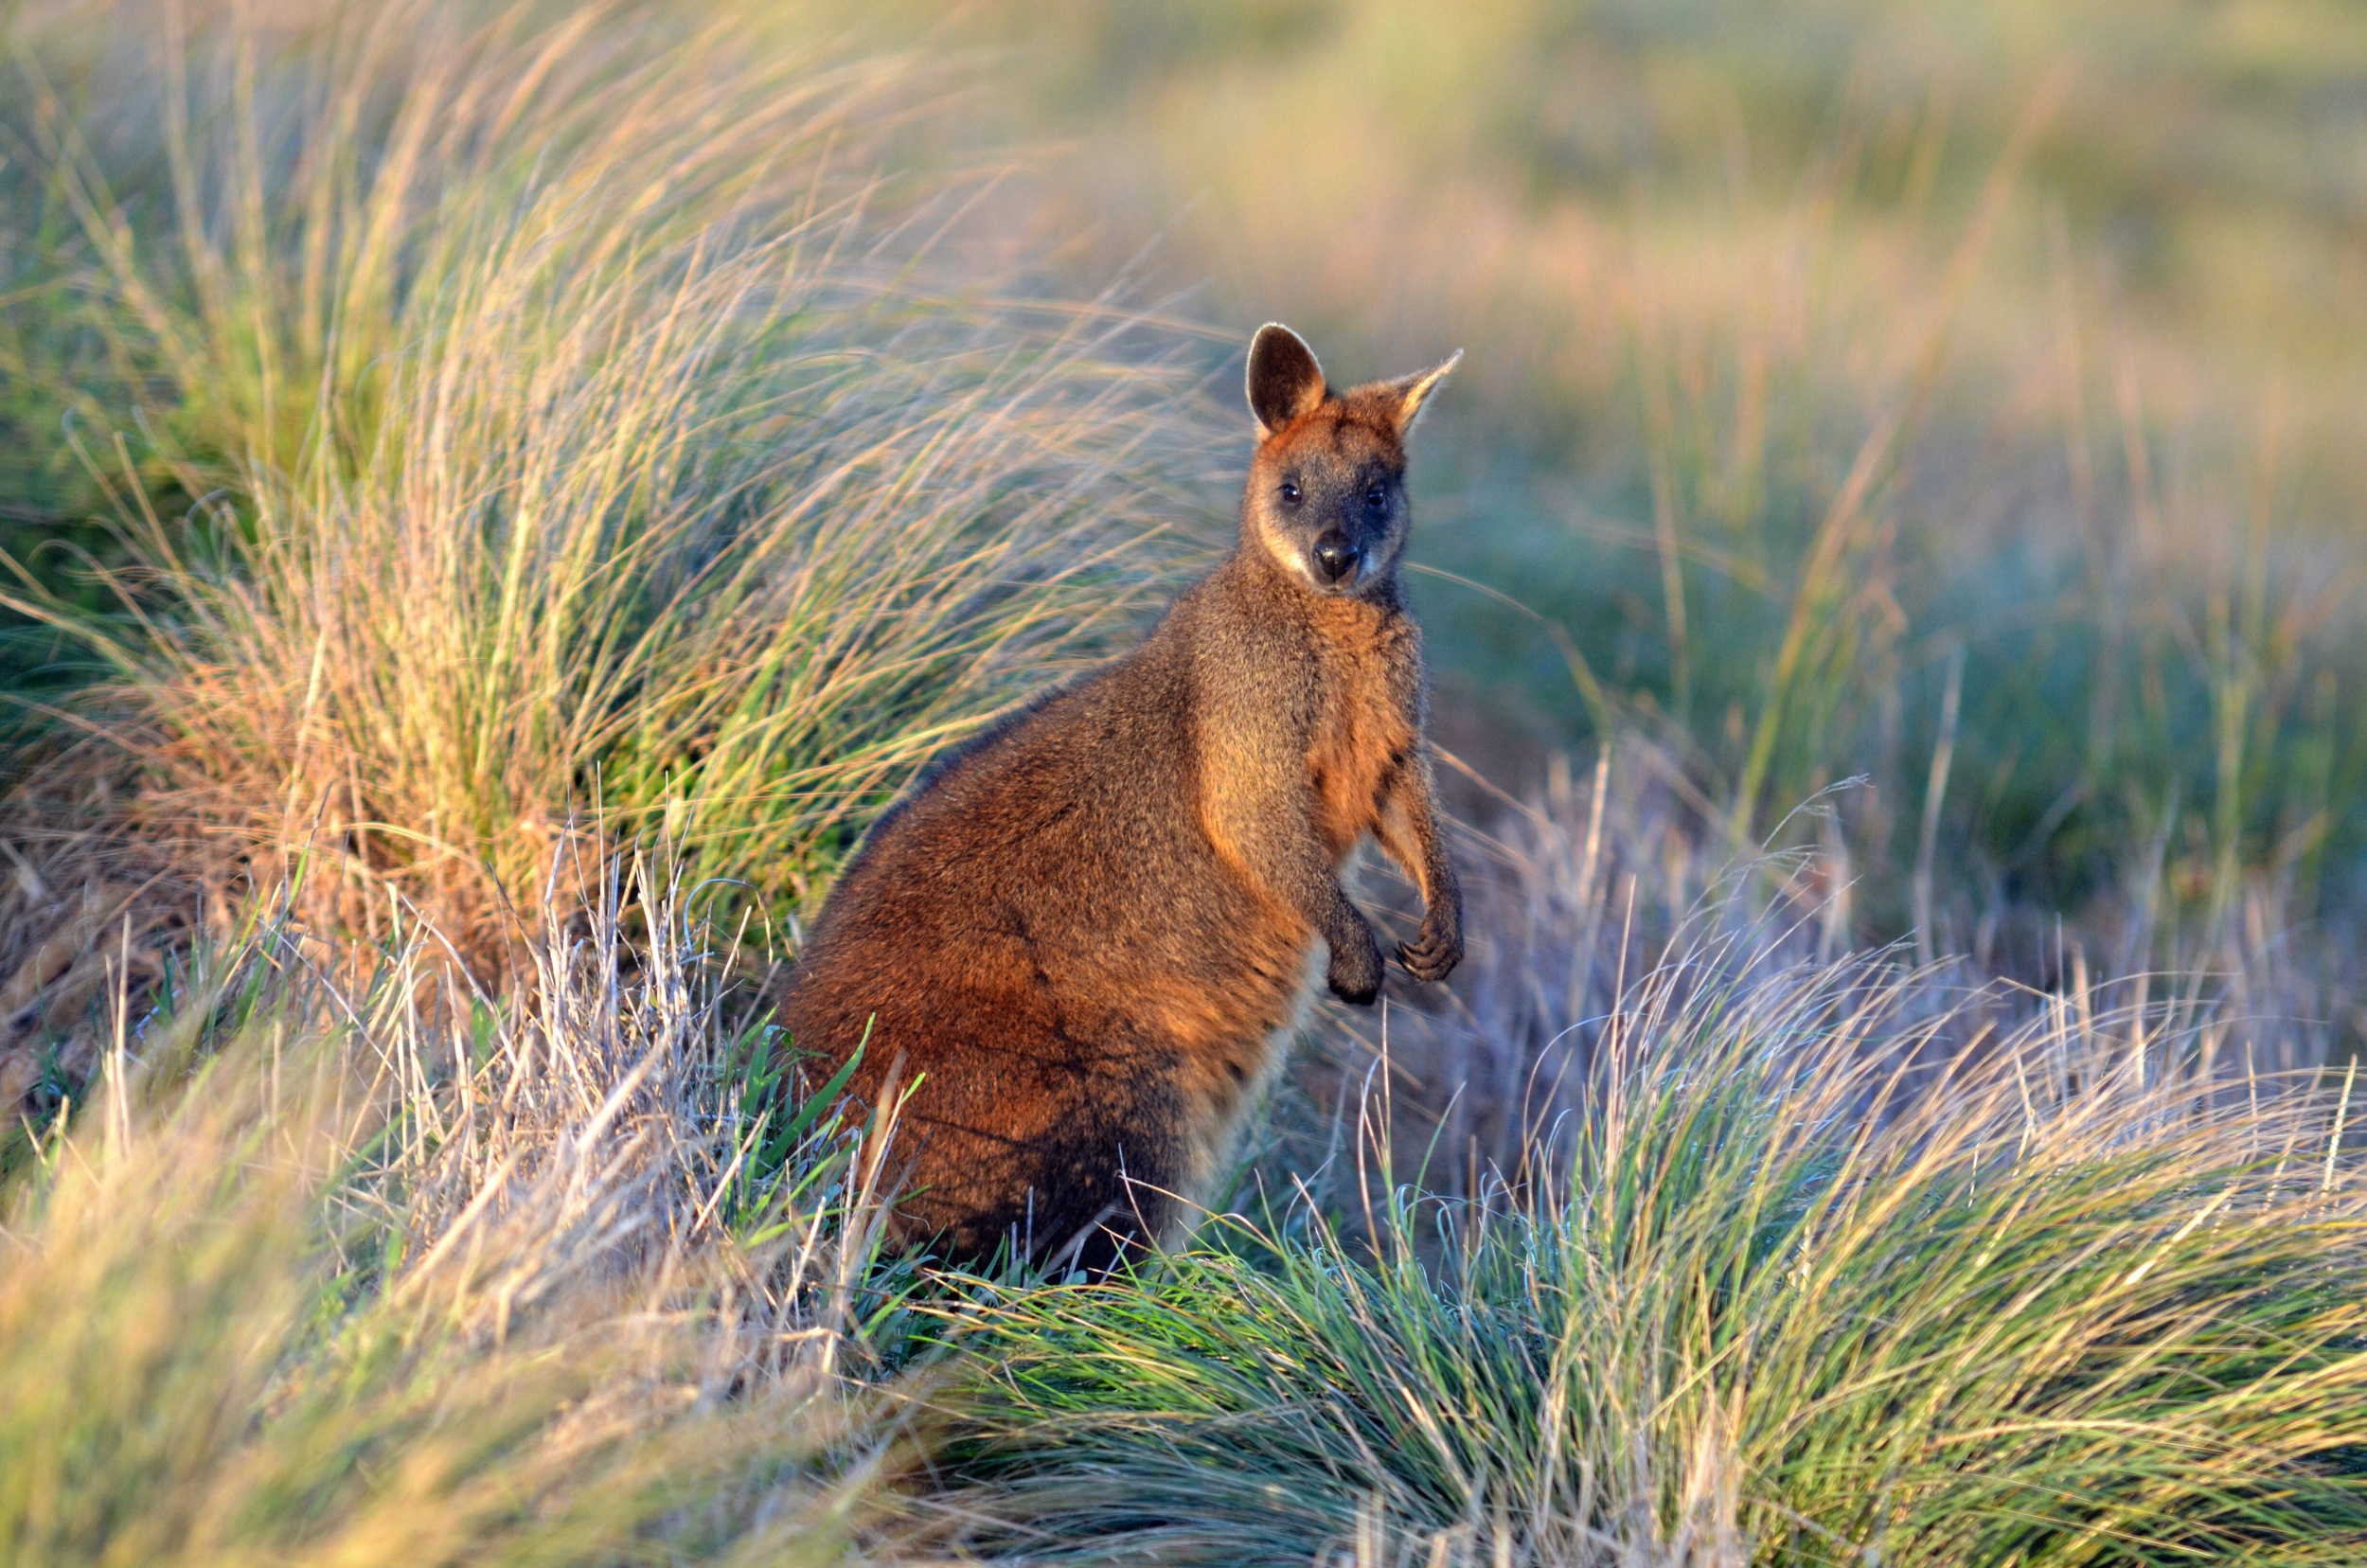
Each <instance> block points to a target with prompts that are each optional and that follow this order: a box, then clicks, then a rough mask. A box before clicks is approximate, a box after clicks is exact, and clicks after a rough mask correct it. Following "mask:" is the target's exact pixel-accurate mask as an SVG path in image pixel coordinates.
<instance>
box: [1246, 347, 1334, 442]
mask: <svg viewBox="0 0 2367 1568" xmlns="http://www.w3.org/2000/svg"><path fill="white" fill-rule="evenodd" d="M1322 401H1324V367H1323V366H1322V365H1317V364H1316V363H1315V350H1314V349H1312V348H1309V347H1308V346H1307V343H1306V340H1305V339H1303V338H1301V337H1300V336H1299V335H1298V334H1297V333H1296V332H1293V331H1292V330H1290V329H1289V328H1288V327H1285V326H1284V325H1282V323H1280V322H1279V321H1269V322H1268V323H1266V325H1264V326H1263V327H1260V328H1258V329H1257V335H1256V336H1255V337H1254V338H1252V339H1250V341H1249V411H1250V412H1251V413H1252V414H1255V415H1256V416H1257V430H1258V434H1260V435H1262V436H1271V435H1272V434H1273V433H1274V432H1275V431H1277V430H1280V429H1281V428H1282V427H1283V426H1284V425H1287V424H1289V423H1290V421H1291V420H1292V419H1297V418H1298V417H1299V416H1300V415H1302V414H1305V413H1307V412H1308V411H1309V410H1310V409H1312V408H1313V407H1314V406H1315V405H1316V404H1317V403H1320V402H1322Z"/></svg>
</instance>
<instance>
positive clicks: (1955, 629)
mask: <svg viewBox="0 0 2367 1568" xmlns="http://www.w3.org/2000/svg"><path fill="white" fill-rule="evenodd" d="M920 14H922V13H920V12H913V13H909V15H910V17H911V18H913V19H917V17H918V16H919V15H920ZM947 30H948V31H950V32H951V33H952V35H953V36H955V37H957V38H960V39H963V40H965V41H970V40H974V41H976V42H978V43H979V44H980V45H982V46H986V47H989V48H991V49H993V50H995V51H997V52H994V53H992V54H991V55H990V56H989V60H990V64H989V65H988V69H987V73H986V74H987V78H988V80H987V82H986V83H985V84H984V85H983V86H982V88H981V89H980V97H981V98H982V99H983V100H984V102H985V104H986V105H987V106H988V113H990V114H991V115H994V116H1000V118H999V121H998V123H1000V124H1002V125H1004V126H1006V127H1007V128H1008V129H1009V131H1010V132H1011V134H1017V135H1030V136H1036V137H1040V138H1042V139H1044V140H1045V141H1047V142H1048V143H1051V144H1053V145H1055V146H1057V147H1059V148H1060V149H1062V152H1061V155H1059V157H1057V158H1056V159H1054V160H1052V161H1051V163H1050V164H1049V166H1048V168H1049V171H1048V172H1046V173H1045V174H1043V175H1042V176H1041V179H1042V180H1043V181H1044V183H1045V185H1046V186H1047V187H1049V189H1050V190H1051V192H1052V193H1053V196H1054V198H1055V200H1056V201H1057V202H1058V203H1059V204H1060V210H1062V211H1064V212H1065V213H1067V214H1068V215H1069V220H1070V224H1069V226H1070V227H1072V228H1074V229H1076V230H1077V231H1080V232H1084V233H1087V234H1089V235H1090V237H1091V238H1090V241H1089V242H1088V243H1087V244H1086V245H1085V246H1084V247H1083V250H1082V255H1081V257H1080V258H1079V260H1078V262H1077V266H1078V267H1079V270H1080V274H1081V276H1104V275H1106V274H1107V273H1108V272H1109V271H1111V270H1112V269H1114V268H1117V267H1120V266H1126V265H1131V266H1133V267H1134V268H1135V269H1136V274H1137V276H1143V277H1145V278H1147V279H1148V280H1151V282H1152V283H1153V286H1154V287H1166V286H1174V287H1178V288H1184V287H1191V288H1194V289H1196V291H1197V292H1195V293H1193V294H1190V295H1189V302H1188V304H1187V305H1186V307H1185V308H1186V309H1187V310H1189V311H1190V312H1193V313H1194V314H1195V315H1196V316H1197V317H1198V318H1200V319H1214V320H1216V321H1219V322H1222V323H1224V324H1226V325H1228V326H1231V327H1233V328H1235V329H1236V330H1247V329H1248V328H1250V327H1253V326H1254V325H1255V323H1256V322H1258V321H1260V320H1263V319H1266V318H1268V317H1276V316H1278V317H1282V318H1284V319H1287V320H1289V321H1290V322H1292V323H1293V324H1294V325H1297V326H1299V327H1301V328H1302V329H1304V330H1307V331H1308V332H1309V333H1310V334H1311V336H1312V338H1313V341H1314V342H1315V343H1316V344H1317V345H1318V346H1319V348H1320V349H1321V351H1323V352H1325V353H1326V354H1327V355H1328V356H1330V357H1331V358H1332V359H1333V360H1334V361H1335V362H1336V363H1337V364H1338V365H1339V366H1340V368H1341V371H1342V373H1343V374H1344V375H1347V376H1350V377H1354V376H1359V375H1363V374H1367V373H1372V372H1376V371H1379V370H1382V369H1386V368H1388V367H1390V366H1394V365H1399V364H1409V365H1410V364H1415V363H1423V362H1425V356H1435V355H1436V354H1437V353H1439V352H1441V351H1442V350H1444V349H1446V348H1450V347H1457V346H1461V347H1467V348H1468V350H1469V353H1470V357H1469V359H1468V361H1467V362H1466V365H1465V367H1464V369H1463V370H1462V371H1461V372H1459V373H1458V376H1457V379H1456V383H1455V388H1454V394H1455V395H1454V397H1453V398H1452V399H1450V400H1448V401H1445V402H1443V403H1442V404H1441V405H1440V407H1439V410H1438V417H1437V419H1436V420H1435V421H1434V423H1433V425H1431V426H1430V427H1428V428H1427V429H1426V432H1425V434H1426V437H1427V438H1426V440H1425V442H1424V447H1423V451H1422V453H1421V460H1420V462H1419V463H1418V464H1417V467H1416V484H1417V490H1418V491H1419V494H1420V497H1421V500H1422V503H1423V507H1422V512H1421V524H1420V530H1419V541H1418V544H1417V551H1416V560H1417V561H1419V562H1421V563H1423V564H1424V565H1427V566H1429V567H1431V568H1433V570H1434V574H1435V575H1433V576H1432V577H1430V578H1428V579H1425V580H1421V581H1419V582H1417V584H1416V592H1417V594H1418V597H1419V605H1420V609H1421V611H1422V613H1423V615H1424V617H1425V622H1426V624H1427V625H1428V626H1429V627H1430V628H1431V629H1432V633H1433V645H1434V647H1435V648H1436V650H1437V654H1438V659H1439V662H1440V663H1441V665H1442V666H1443V667H1444V668H1443V669H1442V672H1441V685H1442V686H1443V687H1444V689H1445V690H1446V692H1447V693H1448V694H1449V700H1448V701H1447V702H1445V703H1444V704H1442V708H1443V709H1444V710H1445V714H1446V717H1447V722H1448V726H1449V736H1448V739H1449V740H1450V744H1456V745H1459V746H1461V747H1463V748H1465V749H1467V750H1468V752H1469V753H1470V755H1471V757H1472V758H1473V760H1474V761H1475V762H1479V763H1480V764H1482V765H1483V767H1484V770H1485V771H1486V772H1488V773H1489V774H1490V775H1491V776H1493V777H1495V778H1496V779H1497V781H1498V782H1500V783H1504V784H1506V785H1508V786H1510V787H1512V788H1514V789H1515V790H1516V791H1517V790H1518V789H1519V788H1521V787H1522V785H1525V784H1529V783H1533V782H1534V781H1535V779H1536V777H1537V776H1538V773H1539V767H1540V759H1541V757H1543V756H1544V755H1545V754H1547V753H1549V752H1550V751H1552V750H1553V749H1555V748H1560V747H1567V746H1570V745H1572V744H1573V743H1574V742H1576V741H1577V740H1579V739H1581V738H1588V737H1605V736H1608V735H1610V734H1612V733H1614V732H1616V731H1617V730H1619V729H1621V728H1623V727H1627V726H1630V725H1641V726H1643V727H1644V728H1646V730H1648V731H1649V732H1650V733H1651V734H1653V735H1654V736H1655V738H1656V739H1660V740H1661V741H1662V742H1663V743H1664V744H1667V745H1670V746H1672V747H1674V748H1675V749H1676V750H1677V751H1678V752H1679V753H1680V754H1681V755H1682V757H1684V759H1685V762H1686V765H1687V768H1688V770H1689V772H1690V774H1691V775H1692V776H1693V778H1694V780H1695V782H1696V783H1697V784H1698V785H1699V786H1700V789H1701V790H1702V791H1703V792H1704V793H1705V794H1706V795H1707V796H1708V797H1709V798H1710V800H1711V801H1712V802H1713V803H1714V804H1715V806H1716V807H1717V809H1718V811H1719V813H1720V814H1723V815H1724V816H1725V817H1726V818H1727V820H1728V821H1729V823H1730V824H1731V825H1732V827H1733V829H1735V835H1736V837H1737V838H1738V839H1740V840H1742V841H1746V842H1747V841H1749V840H1752V839H1754V838H1756V837H1757V836H1758V835H1759V834H1761V833H1763V832H1764V831H1766V830H1767V829H1770V828H1771V827H1772V826H1773V825H1774V823H1775V822H1776V821H1778V820H1780V819H1781V818H1782V817H1783V816H1784V815H1785V813H1786V812H1788V811H1789V810H1790V809H1791V808H1792V807H1793V806H1795V805H1797V804H1798V803H1799V802H1801V801H1802V800H1804V799H1806V798H1807V797H1808V796H1810V795H1811V794H1812V793H1815V792H1816V791H1818V790H1819V789H1821V788H1823V787H1824V786H1826V785H1829V784H1832V783H1834V782H1835V781H1837V780H1840V779H1843V778H1848V777H1855V776H1861V775H1862V776H1865V777H1868V778H1869V779H1870V780H1871V782H1872V785H1873V788H1871V789H1867V790H1861V791H1854V792H1850V793H1845V794H1843V795H1842V796H1840V797H1838V799H1837V805H1838V807H1839V810H1840V812H1841V815H1842V822H1843V824H1844V828H1845V836H1846V839H1847V841H1848V845H1849V847H1850V849H1851V850H1852V851H1853V853H1854V854H1855V855H1857V856H1858V857H1859V859H1858V864H1859V866H1860V868H1861V869H1862V870H1864V871H1865V872H1866V873H1868V874H1867V875H1866V877H1865V879H1864V880H1863V882H1861V883H1860V908H1859V914H1860V918H1863V919H1864V920H1865V921H1866V928H1867V930H1868V931H1869V932H1870V933H1878V934H1881V935H1896V934H1898V933H1900V932H1902V931H1904V930H1906V929H1907V928H1908V927H1909V926H1910V925H1911V924H1915V923H1920V924H1924V925H1929V926H1932V927H1934V928H1935V929H1934V940H1935V941H1936V943H1937V945H1938V946H1939V947H1940V948H1942V949H1947V948H1958V949H1971V948H1973V947H1976V946H1979V947H1982V948H1984V949H1990V948H1994V947H1996V945H1997V944H1998V943H2000V942H2001V941H2003V942H2006V943H2007V944H2008V945H2009V946H2010V945H2012V941H2011V938H2013V937H2015V936H2017V935H2018V936H2019V938H2020V948H2021V951H2020V952H2019V953H2015V954H2014V962H2016V963H2017V964H2018V965H2020V966H2022V967H2024V968H2027V969H2031V970H2033V971H2035V970H2036V969H2037V968H2038V967H2041V966H2040V965H2039V961H2038V960H2039V954H2038V951H2037V950H2038V948H2039V947H2042V946H2044V945H2045V943H2046V942H2047V941H2049V940H2051V937H2050V936H2049V935H2048V933H2049V932H2050V930H2051V926H2050V922H2049V920H2048V919H2047V918H2035V919H2034V918H2030V916H2031V915H2032V913H2033V912H2034V911H2043V912H2046V914H2047V915H2052V914H2055V913H2069V914H2071V915H2073V916H2074V917H2079V916H2085V917H2088V918H2091V919H2094V920H2096V921H2098V922H2099V923H2100V924H2102V925H2105V926H2109V927H2111V928H2112V929H2114V930H2115V931H2116V932H2117V933H2119V934H2120V935H2121V941H2120V947H2121V953H2122V956H2123V957H2124V958H2125V959H2126V958H2129V957H2133V956H2134V955H2135V954H2136V953H2141V952H2146V951H2148V950H2149V944H2150V943H2151V942H2153V940H2154V939H2155V931H2159V930H2164V929H2180V928H2183V929H2184V930H2186V931H2187V932H2188V933H2189V934H2190V935H2193V936H2195V937H2196V938H2197V939H2203V938H2207V937H2208V936H2210V935H2211V934H2212V928H2213V927H2214V926H2220V927H2224V924H2225V922H2227V921H2229V920H2231V919H2240V918H2243V911H2244V910H2245V908H2246V906H2247V903H2248V901H2258V902H2260V903H2262V904H2263V905H2264V906H2265V908H2264V909H2263V910H2259V911H2255V912H2254V918H2267V919H2268V920H2269V922H2270V923H2271V924H2275V925H2279V926H2283V925H2288V924H2299V925H2309V926H2313V927H2314V926H2316V925H2317V923H2318V922H2324V921H2331V922H2332V924H2333V927H2334V928H2336V929H2338V930H2340V932H2341V933H2342V935H2340V937H2338V938H2337V943H2338V945H2339V944H2340V943H2347V942H2348V941H2349V939H2350V937H2349V931H2350V926H2349V921H2350V919H2351V918H2352V911H2353V909H2354V907H2355V905H2356V902H2357V900H2358V895H2359V884H2358V865H2359V859H2358V857H2359V851H2360V848H2361V846H2362V839H2361V836H2360V835H2361V832H2362V829H2367V815H2362V810H2361V808H2362V801H2363V800H2367V792H2362V789H2361V785H2362V782H2363V777H2362V772H2361V770H2362V768H2367V748H2363V747H2362V743H2361V735H2362V726H2361V725H2360V723H2359V722H2358V721H2359V717H2360V713H2361V701H2362V681H2361V678H2360V671H2361V670H2362V668H2367V665H2363V664H2362V660H2361V656H2362V654H2363V653H2367V641H2363V640H2362V630H2363V629H2362V618H2361V615H2360V605H2361V590H2362V588H2367V576H2363V575H2362V572H2363V570H2367V534H2363V533H2362V530H2361V528H2360V526H2359V519H2360V516H2361V514H2362V509H2367V452H2363V451H2362V448H2361V446H2360V443H2359V442H2358V438H2357V437H2358V428H2359V425H2358V410H2359V409H2360V408H2361V407H2362V406H2367V17H2362V16H2361V15H2360V14H2359V12H2358V10H2357V9H2356V8H2350V7H2344V6H2340V5H2330V4H2315V3H2311V0H2295V3H2290V4H2287V3H2284V0H2263V3H2242V4H2229V5H2208V6H2187V5H2156V4H2147V3H2143V0H2111V3H2103V4H2093V3H2081V4H2072V5H2063V6H2048V7H2038V6H2020V5H2010V4H1997V5H1979V6H1941V5H1915V4H1908V5H1857V4H1848V3H1825V4H1785V5H1779V6H1757V5H1720V4H1668V5H1662V4H1653V5H1623V4H1616V3H1611V4H1575V3H1573V4H1543V3H1528V0H1512V3H1483V4H1474V5H1468V6H1455V7H1451V8H1443V7H1432V6H1423V5H1416V4H1393V3H1390V0H1369V3H1361V4H1345V3H1343V4H1330V3H1326V0H1238V3H1219V4H1209V5H1184V4H1166V3H1151V4H1141V5H1133V4H1128V5H1102V4H1074V3H1058V0H1056V3H1052V4H1045V5H1030V6H1010V7H1002V6H992V5H989V6H984V7H979V8H974V9H970V10H969V11H967V12H966V13H965V16H964V19H963V20H962V21H961V22H958V23H954V24H950V25H948V28H947ZM1456 578H1460V579H1469V581H1470V582H1471V583H1476V584H1478V585H1479V586H1478V587H1476V588H1474V587H1472V586H1468V585H1467V584H1465V583H1459V582H1456V581H1454V580H1452V579H1456ZM1506 599H1510V600H1512V601H1515V604H1514V605H1508V604H1507V603H1505V602H1504V601H1505V600H1506ZM1515 605H1517V608H1516V607H1515ZM1951 686H1952V687H1954V688H1955V690H1956V693H1957V695H1956V699H1955V700H1954V701H1953V702H1952V703H1951V702H1950V701H1949V691H1950V689H1951ZM1944 719H1946V720H1948V721H1949V722H1947V723H1943V720H1944ZM1944 732H1945V733H1944ZM1935 755H1936V756H1937V757H1942V758H1945V759H1946V760H1947V763H1948V766H1946V767H1945V768H1943V769H1941V770H1939V772H1938V773H1936V774H1935V772H1934V760H1935ZM1940 786H1944V788H1943V787H1940ZM1935 796H1936V797H1937V798H1938V812H1937V816H1936V820H1935V822H1934V824H1933V825H1932V828H1931V829H1926V828H1925V825H1924V821H1923V819H1924V816H1925V813H1926V808H1927V803H1928V802H1930V801H1931V800H1932V799H1933V797H1935ZM1934 840H1936V842H1934ZM1918 859H1920V861H1921V863H1922V865H1921V869H1923V870H1924V872H1925V873H1926V875H1925V878H1924V879H1923V882H1922V883H1921V884H1920V885H1925V886H1930V885H1932V884H1933V883H1936V887H1935V889H1934V892H1933V894H1932V898H1933V899H1934V900H1935V903H1936V907H1933V908H1931V910H1930V918H1927V919H1922V920H1920V921H1918V919H1917V916H1918V910H1917V908H1916V907H1915V893H1916V890H1917V887H1918V885H1919V884H1918V881H1917V878H1916V876H1915V872H1916V871H1917V869H1918V864H1917V863H1918ZM1933 872H1936V873H1937V874H1936V876H1934V875H1932V873H1933ZM2149 923H2150V924H2151V925H2152V926H2153V927H2154V928H2155V931H2147V932H2144V933H2140V932H2139V931H2137V930H2136V929H2135V928H2137V927H2139V926H2145V925H2147V924H2149ZM2017 927H2019V928H2020V929H2019V930H2018V931H2017V929H2016V928H2017ZM2151 951H2153V955H2154V956H2156V957H2158V958H2161V959H2162V960H2164V961H2168V960H2169V959H2170V958H2172V957H2173V953H2172V951H2171V950H2170V949H2168V948H2159V949H2152V950H2151Z"/></svg>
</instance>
